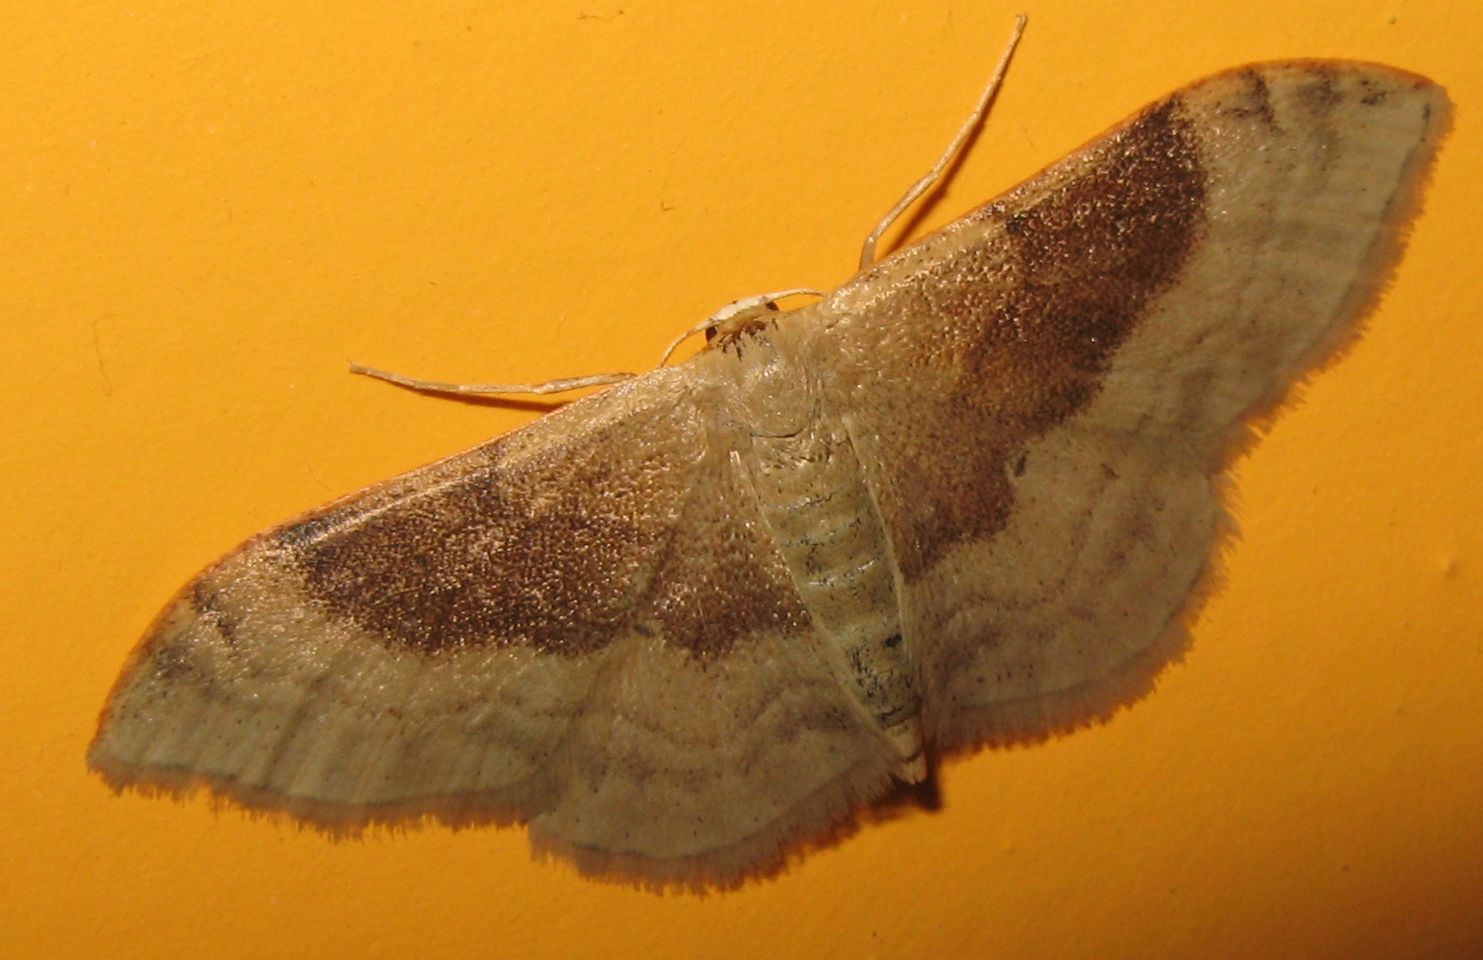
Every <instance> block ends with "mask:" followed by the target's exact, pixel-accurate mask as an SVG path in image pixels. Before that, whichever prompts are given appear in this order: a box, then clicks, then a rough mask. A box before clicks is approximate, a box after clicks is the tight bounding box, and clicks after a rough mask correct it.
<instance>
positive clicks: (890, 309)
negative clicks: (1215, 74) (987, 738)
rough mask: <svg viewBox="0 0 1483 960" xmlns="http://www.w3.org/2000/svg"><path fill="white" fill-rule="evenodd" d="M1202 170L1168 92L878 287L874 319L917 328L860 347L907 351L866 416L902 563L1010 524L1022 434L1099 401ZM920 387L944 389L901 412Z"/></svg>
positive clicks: (1183, 226) (1200, 209)
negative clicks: (958, 246) (947, 250)
mask: <svg viewBox="0 0 1483 960" xmlns="http://www.w3.org/2000/svg"><path fill="white" fill-rule="evenodd" d="M1205 181H1206V174H1205V172H1204V170H1203V169H1202V168H1201V165H1200V160H1199V155H1198V151H1197V144H1196V134H1195V132H1194V131H1193V130H1192V128H1191V127H1190V124H1189V123H1188V122H1187V121H1186V120H1185V119H1183V118H1182V117H1181V115H1180V106H1179V101H1178V99H1177V98H1176V99H1171V100H1169V101H1166V102H1165V103H1163V104H1161V105H1158V106H1155V107H1153V108H1150V109H1149V110H1148V111H1146V112H1145V113H1143V114H1142V115H1141V116H1140V117H1138V118H1137V119H1135V120H1134V121H1133V122H1132V123H1130V124H1129V125H1128V126H1126V127H1124V128H1122V129H1121V130H1119V131H1117V132H1115V133H1113V134H1111V135H1110V136H1109V137H1107V138H1106V139H1104V140H1102V141H1099V142H1098V143H1097V144H1095V145H1094V146H1093V147H1092V148H1091V149H1090V150H1089V151H1087V152H1086V153H1083V154H1080V155H1078V156H1076V157H1075V158H1073V159H1072V160H1070V161H1068V166H1066V167H1063V168H1061V169H1060V170H1058V171H1056V172H1055V174H1054V175H1052V176H1050V178H1049V180H1048V181H1032V182H1031V184H1029V185H1027V187H1026V188H1023V189H1022V190H1020V191H1016V192H1014V193H1011V194H1010V195H1008V196H1007V197H1005V198H1004V199H1002V200H1000V201H996V202H995V203H993V204H990V205H989V206H987V207H985V208H983V209H982V210H981V211H979V212H978V213H976V214H973V215H972V216H973V217H974V218H975V219H979V220H987V221H989V222H990V223H991V224H997V225H999V229H994V228H993V227H992V226H991V227H990V229H989V232H988V234H987V235H986V236H985V237H984V238H983V239H982V240H981V241H980V242H976V243H973V244H971V245H969V246H967V247H965V248H963V249H962V250H961V251H959V252H957V253H956V254H954V255H952V256H950V257H948V258H947V259H945V260H943V261H941V262H938V263H935V264H933V265H932V266H931V267H930V268H929V269H927V270H926V271H925V272H924V273H923V274H920V275H918V276H915V277H912V278H911V279H910V280H908V281H907V282H905V283H903V284H902V285H901V287H900V288H899V289H897V290H896V291H893V292H892V293H891V294H889V295H888V296H887V297H885V298H883V299H882V300H880V301H878V302H877V304H876V305H875V307H874V310H875V311H877V312H878V314H879V316H878V319H877V320H875V321H873V323H874V324H875V325H876V326H878V327H888V326H893V325H899V327H900V329H901V330H903V331H909V333H899V334H897V333H891V332H884V333H881V332H876V333H873V334H871V335H873V336H874V337H877V338H879V339H878V340H877V342H875V343H873V344H870V343H868V342H867V341H863V340H862V341H861V342H859V343H857V345H856V346H857V351H858V352H857V354H856V357H855V360H856V362H868V358H869V357H871V356H875V357H880V356H882V355H886V356H889V355H890V354H891V353H892V352H893V351H897V352H900V353H903V354H908V355H909V356H908V357H907V359H906V366H905V368H904V369H902V370H900V371H892V372H891V377H890V379H891V381H892V382H891V383H890V384H887V385H886V386H884V387H883V389H884V390H886V391H888V392H890V391H893V390H895V391H899V392H900V393H901V396H900V398H899V399H898V400H896V401H894V403H895V406H896V407H898V408H900V410H899V413H898V412H897V411H892V410H885V409H882V410H878V411H876V412H875V414H874V415H873V416H872V417H871V419H872V421H873V423H874V425H875V426H876V428H877V429H878V431H879V433H880V435H881V438H882V449H886V450H890V451H891V460H892V462H891V464H890V465H889V467H888V470H889V471H890V474H891V482H889V483H887V484H885V485H884V487H885V488H884V489H882V490H878V491H877V493H878V495H879V497H880V499H881V501H882V502H881V507H882V509H883V512H886V513H888V514H890V515H891V516H890V518H889V519H888V527H889V528H890V529H891V530H892V537H893V548H894V550H895V551H896V559H897V562H898V564H899V565H900V569H901V572H902V574H903V575H904V576H906V577H914V576H917V575H919V574H921V573H922V572H923V571H925V570H926V569H927V568H928V567H930V566H931V565H932V564H933V563H934V562H935V561H936V560H937V558H938V557H940V556H941V555H942V554H943V552H944V551H946V550H947V549H948V548H949V547H950V546H952V545H953V544H954V543H958V542H962V541H965V540H972V539H979V538H982V537H986V536H989V535H991V534H993V533H995V532H996V531H998V530H999V529H1000V528H1002V526H1003V525H1004V523H1005V522H1006V520H1007V518H1008V516H1009V513H1010V510H1011V508H1012V505H1013V491H1012V487H1011V480H1012V478H1011V476H1010V475H1011V473H1012V472H1013V465H1014V464H1015V463H1016V462H1017V460H1018V458H1019V456H1020V454H1021V452H1022V451H1023V449H1024V447H1025V444H1026V443H1027V442H1028V441H1030V440H1032V439H1033V438H1035V437H1037V436H1039V435H1042V434H1043V433H1045V432H1046V431H1047V430H1049V429H1050V428H1051V427H1053V426H1055V425H1056V424H1059V423H1061V422H1063V421H1065V420H1067V419H1068V418H1070V417H1071V416H1073V415H1074V414H1076V413H1077V412H1078V411H1080V410H1082V409H1084V408H1085V407H1086V406H1087V404H1088V403H1090V402H1091V400H1092V398H1093V397H1095V396H1096V394H1097V392H1098V390H1099V389H1100V381H1101V378H1102V375H1103V374H1104V372H1105V371H1106V369H1107V366H1108V364H1109V362H1110V360H1111V358H1112V355H1113V353H1114V351H1116V350H1117V348H1118V347H1119V346H1120V345H1121V344H1122V343H1123V342H1124V341H1125V340H1126V339H1127V337H1128V335H1129V333H1131V332H1132V330H1133V329H1134V328H1135V327H1136V326H1137V325H1138V322H1139V319H1140V317H1141V316H1142V315H1143V313H1144V311H1145V310H1146V309H1147V307H1148V304H1149V301H1150V300H1151V299H1152V298H1153V297H1155V296H1156V295H1158V294H1159V293H1161V292H1163V291H1165V290H1167V289H1168V288H1169V287H1170V286H1172V285H1173V284H1174V283H1175V282H1176V281H1177V280H1178V279H1179V278H1180V276H1181V273H1182V272H1183V270H1184V268H1185V266H1186V264H1187V263H1188V262H1189V259H1190V255H1191V252H1192V250H1193V248H1194V246H1195V244H1196V242H1197V239H1198V234H1199V230H1200V226H1201V223H1202V222H1203V221H1202V218H1203V213H1204V205H1205V189H1206V186H1205ZM1047 184H1048V186H1047ZM908 253H909V252H908ZM846 325H847V324H846ZM847 335H848V334H847ZM862 375H864V374H863V373H862ZM878 375H879V374H878ZM924 388H925V389H929V390H930V389H934V388H935V389H936V390H937V391H938V393H937V397H936V399H935V400H934V401H933V406H935V407H936V410H935V412H934V415H931V416H920V415H918V416H915V417H904V416H901V415H899V414H900V413H905V412H907V411H908V410H911V409H912V408H911V406H910V400H909V397H911V396H921V393H920V391H921V390H923V389H924ZM881 402H883V403H884V402H892V401H884V400H883V401H881ZM916 412H917V413H918V414H920V413H921V412H922V411H921V409H920V407H918V408H916Z"/></svg>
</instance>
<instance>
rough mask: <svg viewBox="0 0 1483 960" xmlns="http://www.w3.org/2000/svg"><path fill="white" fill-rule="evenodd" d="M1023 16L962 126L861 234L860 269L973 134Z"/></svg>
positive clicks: (1000, 80) (994, 91) (994, 90)
mask: <svg viewBox="0 0 1483 960" xmlns="http://www.w3.org/2000/svg"><path fill="white" fill-rule="evenodd" d="M1027 20H1028V18H1027V17H1026V16H1025V15H1024V14H1023V13H1022V14H1020V15H1019V16H1017V17H1015V18H1014V29H1013V30H1012V31H1010V34H1009V43H1007V44H1005V46H1004V52H1003V53H1002V54H1000V56H999V64H998V65H997V66H996V67H994V75H993V76H991V77H990V78H989V83H988V86H986V87H984V92H983V93H982V94H981V95H980V96H979V98H978V103H976V104H974V105H973V111H972V112H971V113H969V114H968V119H967V120H964V121H963V126H961V127H959V128H958V135H957V136H955V137H953V142H952V143H949V144H948V145H947V149H946V150H944V151H943V152H942V156H940V157H938V158H937V163H935V164H933V165H932V169H931V170H928V171H927V173H926V175H925V176H923V177H922V178H921V179H920V180H918V181H917V182H916V183H914V184H912V185H911V186H910V187H909V188H908V189H907V191H906V193H904V194H903V195H902V197H901V199H900V200H897V201H896V205H895V206H894V207H892V208H891V209H890V210H889V211H888V212H887V213H886V215H885V216H884V217H882V218H881V221H880V223H877V224H876V225H875V229H874V230H872V231H870V235H869V236H868V237H866V238H865V246H864V247H863V248H862V249H861V250H860V269H861V270H864V269H865V268H866V267H868V266H870V265H871V264H872V263H875V245H876V244H877V243H879V242H880V239H881V236H882V234H884V233H885V232H886V231H887V230H889V229H891V224H893V223H895V222H896V221H897V220H898V219H900V217H901V215H902V214H903V213H905V212H906V211H907V208H909V207H910V206H911V205H912V204H914V203H916V202H917V201H918V200H919V199H921V196H922V194H924V193H926V192H927V191H928V190H930V189H931V188H932V185H933V184H934V183H936V182H937V181H938V180H939V179H941V178H942V173H943V171H944V170H946V169H947V168H948V166H949V165H950V164H951V163H952V162H953V158H954V157H956V156H957V155H958V151H960V150H962V149H963V144H965V143H967V142H968V138H969V137H971V136H973V131H975V130H977V129H978V128H979V126H980V125H982V124H983V121H984V117H985V116H986V115H987V114H988V112H989V106H990V104H992V103H993V102H994V95H995V94H997V93H998V92H999V87H1000V86H1002V85H1003V83H1004V74H1005V73H1006V72H1007V71H1008V70H1009V61H1010V59H1011V58H1012V57H1013V56H1014V48H1015V47H1017V46H1019V42H1020V36H1021V35H1022V34H1024V32H1025V23H1026V21H1027Z"/></svg>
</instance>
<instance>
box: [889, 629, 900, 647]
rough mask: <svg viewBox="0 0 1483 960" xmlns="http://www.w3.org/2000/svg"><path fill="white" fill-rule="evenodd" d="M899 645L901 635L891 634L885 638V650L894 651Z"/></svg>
mask: <svg viewBox="0 0 1483 960" xmlns="http://www.w3.org/2000/svg"><path fill="white" fill-rule="evenodd" d="M900 645H901V634H899V633H893V634H891V635H890V636H889V637H887V638H886V649H887V650H894V649H896V648H897V647H899V646H900Z"/></svg>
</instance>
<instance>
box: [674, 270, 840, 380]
mask: <svg viewBox="0 0 1483 960" xmlns="http://www.w3.org/2000/svg"><path fill="white" fill-rule="evenodd" d="M828 295H829V294H827V293H825V292H824V291H823V290H815V289H814V288H813V287H793V288H791V289H788V290H774V291H773V292H772V293H758V294H755V295H753V296H750V297H742V298H741V299H740V300H733V301H731V302H730V303H728V304H727V305H726V306H724V307H722V308H721V309H720V310H717V311H716V312H715V313H713V314H711V315H710V316H709V317H706V318H705V319H704V320H702V321H700V322H699V323H697V324H696V325H695V326H693V327H691V328H690V329H689V330H686V331H685V332H684V333H682V334H680V335H679V336H678V337H675V338H674V339H673V340H671V341H670V344H669V346H668V347H666V348H665V349H664V356H662V357H660V358H659V363H658V366H661V367H662V366H664V365H665V364H666V363H669V358H670V357H672V356H674V355H675V351H676V350H678V349H680V344H682V343H684V342H685V341H686V340H689V339H690V338H691V337H693V336H695V335H696V334H697V333H705V332H707V331H710V330H714V329H716V328H717V327H719V326H722V325H724V324H726V323H727V322H729V321H731V320H735V319H736V318H737V317H739V316H744V315H749V314H752V313H756V312H759V311H761V310H765V309H767V308H768V307H771V306H772V305H773V304H775V303H777V302H778V301H779V300H782V299H783V298H784V297H799V296H809V297H827V296H828Z"/></svg>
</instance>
